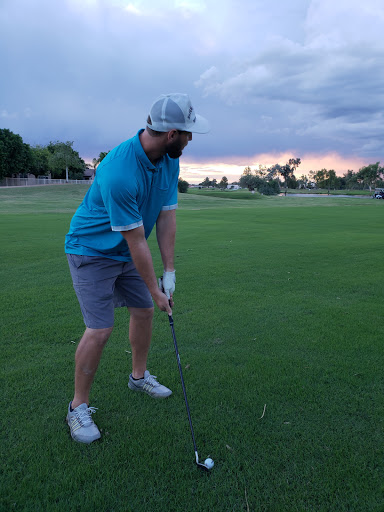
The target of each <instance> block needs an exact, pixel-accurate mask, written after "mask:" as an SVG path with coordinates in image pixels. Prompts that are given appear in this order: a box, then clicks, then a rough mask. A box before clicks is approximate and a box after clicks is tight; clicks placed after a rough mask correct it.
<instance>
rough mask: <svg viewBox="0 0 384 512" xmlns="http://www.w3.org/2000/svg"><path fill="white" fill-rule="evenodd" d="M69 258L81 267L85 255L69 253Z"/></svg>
mask: <svg viewBox="0 0 384 512" xmlns="http://www.w3.org/2000/svg"><path fill="white" fill-rule="evenodd" d="M68 260H69V262H70V263H71V265H73V266H74V267H76V268H80V267H81V265H83V263H84V256H83V255H81V254H68Z"/></svg>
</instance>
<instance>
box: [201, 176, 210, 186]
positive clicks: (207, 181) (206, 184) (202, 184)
mask: <svg viewBox="0 0 384 512" xmlns="http://www.w3.org/2000/svg"><path fill="white" fill-rule="evenodd" d="M199 185H200V187H209V186H210V185H211V180H210V179H209V178H208V176H207V177H206V178H205V180H204V181H202V182H201V183H199Z"/></svg>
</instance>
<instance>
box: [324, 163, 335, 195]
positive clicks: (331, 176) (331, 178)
mask: <svg viewBox="0 0 384 512" xmlns="http://www.w3.org/2000/svg"><path fill="white" fill-rule="evenodd" d="M325 176H326V180H327V184H328V195H329V191H330V189H331V188H332V186H333V188H334V189H335V188H336V180H337V176H336V173H335V171H334V170H333V169H329V171H326V175H325Z"/></svg>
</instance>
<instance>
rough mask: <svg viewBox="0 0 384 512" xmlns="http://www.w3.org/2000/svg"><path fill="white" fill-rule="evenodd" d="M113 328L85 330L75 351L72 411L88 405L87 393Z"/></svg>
mask: <svg viewBox="0 0 384 512" xmlns="http://www.w3.org/2000/svg"><path fill="white" fill-rule="evenodd" d="M112 330H113V327H110V328H106V329H89V328H88V327H87V329H86V330H85V333H84V335H83V337H82V338H81V340H80V343H79V345H78V347H77V350H76V355H75V362H76V369H75V396H74V398H73V400H72V409H75V408H76V407H77V406H79V405H80V404H84V403H86V404H87V405H89V392H90V389H91V386H92V382H93V379H94V377H95V373H96V370H97V367H98V366H99V362H100V358H101V354H102V352H103V348H104V346H105V344H106V342H107V341H108V338H109V336H110V335H111V332H112Z"/></svg>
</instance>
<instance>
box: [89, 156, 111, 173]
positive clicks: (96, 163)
mask: <svg viewBox="0 0 384 512" xmlns="http://www.w3.org/2000/svg"><path fill="white" fill-rule="evenodd" d="M108 153H109V151H102V152H101V153H100V154H99V157H98V158H94V159H93V160H92V163H93V168H94V169H95V170H96V167H97V166H98V165H99V163H100V162H102V161H103V160H104V158H105V157H106V156H107V155H108Z"/></svg>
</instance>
